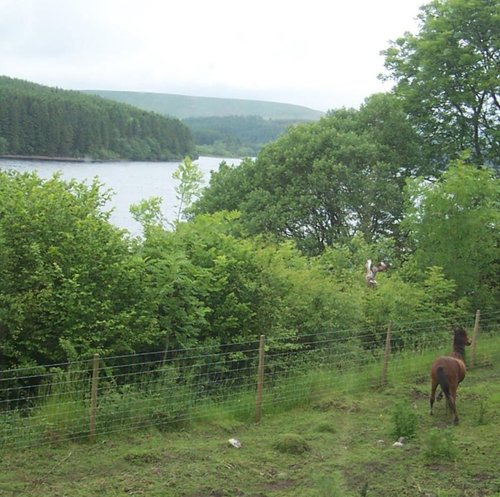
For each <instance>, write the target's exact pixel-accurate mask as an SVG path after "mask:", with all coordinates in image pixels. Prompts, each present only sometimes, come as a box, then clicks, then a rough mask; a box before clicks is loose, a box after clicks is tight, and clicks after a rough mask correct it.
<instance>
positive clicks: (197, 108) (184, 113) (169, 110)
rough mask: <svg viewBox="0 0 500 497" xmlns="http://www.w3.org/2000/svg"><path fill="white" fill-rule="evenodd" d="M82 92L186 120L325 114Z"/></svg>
mask: <svg viewBox="0 0 500 497" xmlns="http://www.w3.org/2000/svg"><path fill="white" fill-rule="evenodd" d="M84 93H88V94H91V95H99V96H101V97H104V98H107V99H110V100H115V101H116V102H123V103H126V104H130V105H134V106H135V107H139V108H140V109H144V110H149V111H153V112H158V113H159V114H163V115H168V116H172V117H177V118H179V119H185V118H188V117H226V116H259V117H262V118H263V119H279V120H290V121H316V120H318V119H319V118H320V117H321V116H323V115H324V112H321V111H319V110H314V109H309V108H308V107H302V106H300V105H292V104H284V103H277V102H264V101H261V100H243V99H237V98H215V97H191V96H187V95H173V94H170V93H142V92H134V91H111V90H85V91H84Z"/></svg>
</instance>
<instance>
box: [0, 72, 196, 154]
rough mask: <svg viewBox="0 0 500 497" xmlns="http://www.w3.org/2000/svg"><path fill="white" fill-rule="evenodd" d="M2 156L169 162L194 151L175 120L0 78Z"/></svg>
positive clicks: (83, 96)
mask: <svg viewBox="0 0 500 497" xmlns="http://www.w3.org/2000/svg"><path fill="white" fill-rule="evenodd" d="M0 154H2V155H22V156H30V155H37V156H48V157H57V156H59V157H75V158H91V159H131V160H169V159H174V158H175V159H178V158H182V157H183V156H185V155H191V156H194V155H195V149H194V142H193V139H192V136H191V133H190V131H189V129H188V128H187V127H186V126H185V125H184V124H182V123H181V122H180V121H179V120H178V119H174V118H167V117H165V116H160V115H159V114H155V113H152V112H146V111H143V110H139V109H136V108H134V107H131V106H128V105H125V104H120V103H115V102H110V101H108V100H105V99H102V98H99V97H94V96H89V95H83V94H82V93H80V92H74V91H66V90H61V89H57V88H50V87H46V86H42V85H38V84H34V83H30V82H27V81H22V80H18V79H12V78H8V77H5V76H2V77H0Z"/></svg>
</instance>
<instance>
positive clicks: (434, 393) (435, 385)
mask: <svg viewBox="0 0 500 497" xmlns="http://www.w3.org/2000/svg"><path fill="white" fill-rule="evenodd" d="M437 386H438V383H437V381H436V380H434V378H432V387H431V397H430V404H431V408H430V411H429V414H430V415H431V416H432V406H433V405H434V401H435V400H436V388H437Z"/></svg>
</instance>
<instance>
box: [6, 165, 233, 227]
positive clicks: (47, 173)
mask: <svg viewBox="0 0 500 497" xmlns="http://www.w3.org/2000/svg"><path fill="white" fill-rule="evenodd" d="M222 161H225V162H226V163H227V164H234V165H238V164H240V162H241V159H227V158H226V159H221V158H216V157H200V158H199V159H197V160H195V161H194V162H195V163H196V164H198V166H199V168H200V170H201V171H202V172H203V174H204V177H205V183H204V185H206V184H208V181H209V180H210V171H217V170H218V169H219V165H220V163H221V162H222ZM180 162H181V161H178V162H51V161H23V160H10V159H7V160H1V161H0V169H3V170H6V169H13V170H16V171H22V172H27V171H34V170H36V171H37V172H38V174H39V176H40V177H41V178H50V177H51V176H52V175H53V174H54V173H55V172H57V171H60V172H61V175H62V178H63V179H75V180H77V181H80V182H87V183H90V182H91V181H92V179H93V178H95V177H96V176H97V177H98V178H99V180H100V181H101V183H103V184H104V185H105V187H104V188H105V189H106V188H108V189H110V190H112V191H113V193H114V195H113V198H112V200H111V202H110V203H109V204H108V205H107V206H106V208H108V209H109V210H111V209H113V212H112V214H111V218H110V221H111V222H112V223H113V224H115V225H116V226H118V227H120V228H125V229H127V230H128V231H130V233H131V234H132V235H139V234H140V233H141V227H140V225H139V224H138V223H136V222H135V221H134V220H133V219H132V216H131V214H130V212H129V207H130V205H131V204H136V203H138V202H140V201H141V200H144V199H148V198H150V197H161V198H162V200H163V203H162V212H163V215H164V217H165V218H166V219H167V220H168V221H173V220H174V219H175V218H176V209H175V206H176V205H177V203H178V202H177V199H176V193H175V186H176V185H178V184H179V182H178V181H175V180H174V179H172V173H173V172H174V171H175V170H176V169H177V168H178V167H179V164H180Z"/></svg>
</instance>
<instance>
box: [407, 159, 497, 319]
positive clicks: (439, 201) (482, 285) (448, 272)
mask: <svg viewBox="0 0 500 497" xmlns="http://www.w3.org/2000/svg"><path fill="white" fill-rule="evenodd" d="M407 198H408V200H407V215H406V218H405V220H404V223H403V224H404V227H405V228H406V229H407V230H408V233H409V235H410V243H411V244H412V246H413V247H414V250H415V251H414V254H413V258H414V262H415V264H416V266H415V268H420V271H421V268H425V267H428V266H439V267H441V268H443V274H444V275H445V276H446V278H448V279H452V280H454V282H455V285H456V295H457V297H458V298H463V297H467V298H468V299H470V301H471V303H472V305H473V306H474V308H475V309H479V308H481V309H492V310H493V309H494V308H495V306H496V303H497V302H498V300H499V295H498V284H497V281H496V280H497V277H496V274H498V261H499V252H498V250H499V249H498V247H499V245H498V243H499V236H498V233H499V230H498V226H499V221H500V214H499V212H500V209H499V199H500V182H499V180H498V178H496V177H494V175H493V174H492V173H491V172H490V171H488V170H484V169H477V168H475V167H473V166H468V165H466V164H463V163H461V162H458V163H456V164H454V165H452V166H451V167H450V168H449V170H448V171H446V172H445V173H444V174H443V175H442V177H441V178H440V179H439V181H437V182H436V183H434V184H427V183H426V182H424V181H422V180H415V181H412V182H410V183H409V185H408V191H407ZM417 277H418V276H417ZM434 283H436V281H434ZM428 288H429V289H432V285H428ZM441 300H442V299H441Z"/></svg>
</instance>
